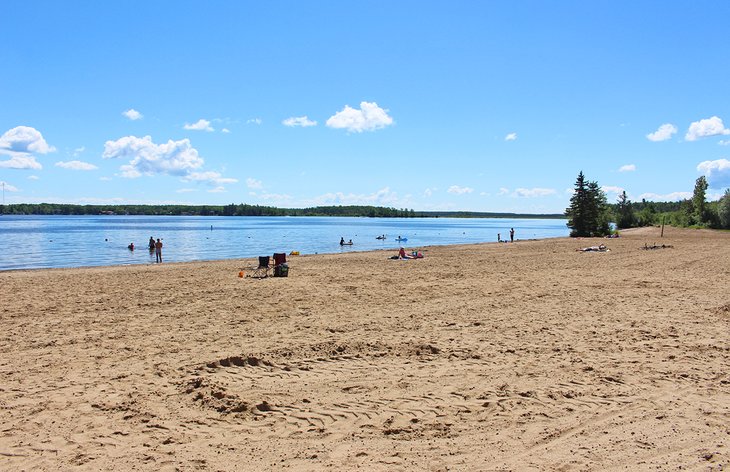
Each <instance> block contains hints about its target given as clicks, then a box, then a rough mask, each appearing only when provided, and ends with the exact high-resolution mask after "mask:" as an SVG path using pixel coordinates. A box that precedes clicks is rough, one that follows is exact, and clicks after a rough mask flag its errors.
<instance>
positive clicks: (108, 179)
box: [99, 176, 112, 182]
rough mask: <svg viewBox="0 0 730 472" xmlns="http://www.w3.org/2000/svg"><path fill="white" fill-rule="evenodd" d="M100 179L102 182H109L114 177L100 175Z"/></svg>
mask: <svg viewBox="0 0 730 472" xmlns="http://www.w3.org/2000/svg"><path fill="white" fill-rule="evenodd" d="M99 180H101V181H102V182H109V181H110V180H112V178H111V177H106V176H105V177H99Z"/></svg>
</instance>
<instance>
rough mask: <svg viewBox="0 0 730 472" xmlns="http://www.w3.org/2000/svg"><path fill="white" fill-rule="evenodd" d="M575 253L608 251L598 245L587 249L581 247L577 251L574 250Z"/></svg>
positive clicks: (603, 245)
mask: <svg viewBox="0 0 730 472" xmlns="http://www.w3.org/2000/svg"><path fill="white" fill-rule="evenodd" d="M576 251H581V252H606V251H608V248H607V247H606V245H605V244H599V245H598V246H589V247H582V248H579V249H576Z"/></svg>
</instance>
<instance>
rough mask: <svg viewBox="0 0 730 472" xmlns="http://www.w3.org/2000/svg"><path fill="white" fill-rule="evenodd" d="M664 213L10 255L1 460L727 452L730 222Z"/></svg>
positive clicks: (394, 460) (310, 461) (640, 460)
mask: <svg viewBox="0 0 730 472" xmlns="http://www.w3.org/2000/svg"><path fill="white" fill-rule="evenodd" d="M659 231H660V230H659V228H643V229H637V230H631V231H624V232H623V233H622V237H621V238H619V239H611V240H599V239H567V238H565V239H548V240H540V241H518V242H515V243H512V244H509V243H506V244H497V243H490V244H481V245H468V246H441V247H427V248H421V249H423V252H424V254H425V258H424V259H420V260H409V261H399V260H390V259H388V256H391V255H393V254H395V253H396V250H395V249H394V250H393V251H386V252H383V251H378V252H363V253H358V252H352V253H348V254H336V255H312V256H307V255H303V256H291V257H289V262H290V272H289V277H287V278H266V279H260V280H259V279H251V278H239V277H238V272H239V270H240V268H241V267H242V266H244V265H255V264H254V262H253V260H251V259H247V260H229V261H217V262H197V263H182V264H159V265H146V266H139V265H137V266H124V267H103V268H83V269H58V270H37V271H13V272H1V273H0V293H1V294H2V303H1V304H0V313H1V316H0V323H1V324H0V429H1V432H0V470H3V471H10V470H68V469H74V468H79V469H83V470H281V469H287V470H295V471H296V470H322V469H325V470H338V471H340V470H354V469H361V470H368V471H373V470H374V471H378V470H383V471H385V470H387V471H392V470H412V471H421V470H427V471H442V470H465V471H471V470H520V471H522V470H560V471H572V470H596V469H600V470H605V469H615V470H619V469H620V470H670V469H672V470H674V469H678V468H683V469H689V470H727V469H728V467H730V451H729V450H728V446H729V443H730V373H729V371H730V290H729V287H730V233H728V232H713V231H704V230H679V229H674V228H665V234H664V237H663V238H660V237H659ZM517 236H518V237H519V234H518V235H517ZM599 243H605V244H607V246H608V247H609V248H610V251H609V252H606V253H582V252H576V251H575V249H577V248H579V247H582V246H593V245H597V244H599ZM645 244H649V245H653V244H658V245H661V244H664V245H668V246H672V247H666V248H663V249H654V250H643V249H642V247H643V246H644V245H645ZM291 249H296V248H282V250H286V251H289V250H291ZM409 249H410V248H409Z"/></svg>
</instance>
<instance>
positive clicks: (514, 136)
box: [504, 133, 517, 141]
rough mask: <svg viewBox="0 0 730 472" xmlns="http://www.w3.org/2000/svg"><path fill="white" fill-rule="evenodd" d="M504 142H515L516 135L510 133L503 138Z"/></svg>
mask: <svg viewBox="0 0 730 472" xmlns="http://www.w3.org/2000/svg"><path fill="white" fill-rule="evenodd" d="M504 140H505V141H517V133H510V134H508V135H507V136H505V137H504Z"/></svg>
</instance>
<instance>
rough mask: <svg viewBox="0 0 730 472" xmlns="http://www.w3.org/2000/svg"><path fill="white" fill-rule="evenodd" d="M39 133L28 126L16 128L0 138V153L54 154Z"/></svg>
mask: <svg viewBox="0 0 730 472" xmlns="http://www.w3.org/2000/svg"><path fill="white" fill-rule="evenodd" d="M55 150H56V148H55V147H53V146H50V145H49V144H48V143H47V142H46V140H45V139H43V135H42V134H41V132H40V131H38V130H37V129H35V128H32V127H30V126H16V127H15V128H13V129H10V130H8V131H6V132H5V134H3V135H2V136H0V153H2V154H10V155H13V154H14V153H20V154H31V153H38V154H48V153H49V152H54V151H55Z"/></svg>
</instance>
